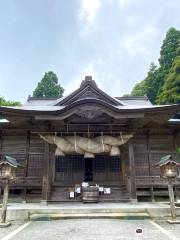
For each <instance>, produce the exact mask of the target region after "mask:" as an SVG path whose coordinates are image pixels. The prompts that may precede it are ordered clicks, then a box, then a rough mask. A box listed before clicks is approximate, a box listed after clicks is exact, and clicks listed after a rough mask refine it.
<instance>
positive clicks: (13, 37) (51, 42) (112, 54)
mask: <svg viewBox="0 0 180 240" xmlns="http://www.w3.org/2000/svg"><path fill="white" fill-rule="evenodd" d="M170 27H175V28H177V29H180V4H179V0H171V1H170V0H151V1H149V0H1V1H0V95H2V96H4V97H5V98H6V99H7V100H18V101H21V102H22V103H23V102H25V101H26V99H27V97H28V95H32V92H33V90H34V89H35V88H36V86H37V83H38V82H39V81H40V80H41V79H42V77H43V76H44V73H45V72H48V71H54V72H55V73H56V74H57V76H58V79H59V83H60V84H61V85H62V86H63V87H64V88H65V95H66V94H69V93H70V92H72V91H74V90H75V89H76V88H78V87H79V85H80V83H81V81H82V80H83V79H84V76H85V75H92V76H93V79H94V80H95V81H96V82H97V84H98V86H99V87H100V88H101V89H102V90H104V91H106V92H107V93H108V94H110V95H111V96H114V97H117V96H122V95H123V94H125V93H129V92H130V91H131V90H132V88H133V86H134V85H135V84H136V83H137V82H139V81H141V80H142V79H143V78H144V77H145V76H146V74H147V71H148V68H149V65H150V63H151V62H155V63H156V64H158V57H159V52H160V47H161V45H162V41H163V39H164V38H165V35H166V32H167V31H168V29H169V28H170Z"/></svg>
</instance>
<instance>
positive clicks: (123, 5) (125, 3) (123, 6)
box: [118, 0, 133, 9]
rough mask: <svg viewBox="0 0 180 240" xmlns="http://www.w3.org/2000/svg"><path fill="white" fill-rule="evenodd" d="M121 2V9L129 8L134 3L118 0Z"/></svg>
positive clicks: (128, 0) (127, 0)
mask: <svg viewBox="0 0 180 240" xmlns="http://www.w3.org/2000/svg"><path fill="white" fill-rule="evenodd" d="M118 2H119V6H120V8H121V9H124V8H125V7H127V6H128V5H129V4H131V3H132V2H133V0H118Z"/></svg>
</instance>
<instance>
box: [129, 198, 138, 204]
mask: <svg viewBox="0 0 180 240" xmlns="http://www.w3.org/2000/svg"><path fill="white" fill-rule="evenodd" d="M130 202H131V203H138V200H137V198H131V199H130Z"/></svg>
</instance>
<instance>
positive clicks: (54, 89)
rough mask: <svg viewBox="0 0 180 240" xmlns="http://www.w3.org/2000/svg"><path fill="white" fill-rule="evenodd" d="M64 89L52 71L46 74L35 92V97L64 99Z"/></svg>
mask: <svg viewBox="0 0 180 240" xmlns="http://www.w3.org/2000/svg"><path fill="white" fill-rule="evenodd" d="M63 92H64V89H63V88H62V87H61V86H60V85H59V84H58V78H57V76H56V74H55V73H54V72H52V71H49V72H47V73H45V75H44V77H43V78H42V80H41V82H39V83H38V85H37V87H36V89H35V90H34V92H33V97H57V98H58V97H62V95H63Z"/></svg>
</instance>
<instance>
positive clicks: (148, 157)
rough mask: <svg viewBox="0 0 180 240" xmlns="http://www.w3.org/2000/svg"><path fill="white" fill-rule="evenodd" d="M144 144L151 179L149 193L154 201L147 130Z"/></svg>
mask: <svg viewBox="0 0 180 240" xmlns="http://www.w3.org/2000/svg"><path fill="white" fill-rule="evenodd" d="M146 146H147V160H148V174H149V177H150V179H151V180H152V181H150V184H151V185H150V195H151V201H152V202H155V198H154V187H153V184H154V181H153V178H152V171H151V157H150V144H149V131H148V132H147V134H146Z"/></svg>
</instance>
